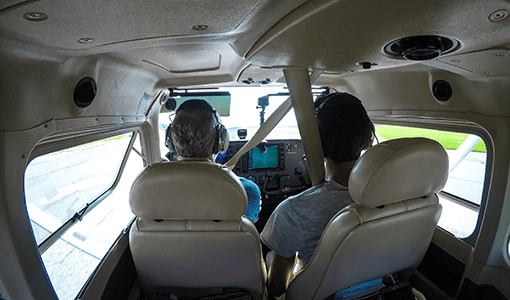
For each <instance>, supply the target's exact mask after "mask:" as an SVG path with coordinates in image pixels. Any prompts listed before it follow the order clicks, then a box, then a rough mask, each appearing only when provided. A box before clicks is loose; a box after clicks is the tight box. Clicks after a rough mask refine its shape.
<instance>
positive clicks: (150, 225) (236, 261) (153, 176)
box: [129, 161, 266, 299]
mask: <svg viewBox="0 0 510 300" xmlns="http://www.w3.org/2000/svg"><path fill="white" fill-rule="evenodd" d="M129 204H130V206H131V210H132V211H133V213H134V214H135V215H136V216H137V217H138V218H137V220H136V221H135V223H134V224H133V226H132V227H131V231H130V248H131V252H132V255H133V259H134V262H135V266H136V270H137V273H138V277H139V278H140V281H141V283H142V288H143V289H144V291H145V292H146V293H147V295H148V297H149V299H156V297H157V294H160V295H166V296H167V297H168V296H169V295H170V294H175V296H177V297H178V298H179V299H186V298H187V297H195V296H196V295H197V294H196V291H205V293H206V294H207V293H214V292H217V291H218V290H219V291H221V288H233V289H242V290H244V291H247V292H249V293H250V294H251V295H252V296H253V298H254V299H261V298H262V297H263V294H264V291H265V283H266V270H265V265H264V262H263V259H262V253H261V244H260V240H259V235H258V233H257V230H256V228H255V226H254V225H253V223H252V222H251V221H250V220H249V219H247V218H245V217H243V214H244V213H245V211H246V207H247V196H246V192H245V190H244V188H243V186H242V184H241V182H240V181H239V179H238V178H237V176H236V175H235V174H234V173H232V172H231V171H230V170H229V169H228V168H226V167H223V166H221V165H218V164H215V163H212V162H208V161H178V162H169V163H156V164H153V165H150V166H148V167H146V168H145V169H144V170H143V171H142V172H141V173H140V175H139V176H138V177H137V178H136V179H135V181H134V182H133V186H132V188H131V193H130V198H129ZM219 288H220V289H219Z"/></svg>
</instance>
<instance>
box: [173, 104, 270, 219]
mask: <svg viewBox="0 0 510 300" xmlns="http://www.w3.org/2000/svg"><path fill="white" fill-rule="evenodd" d="M228 141H229V138H228V131H227V129H226V128H225V126H223V124H222V123H221V119H220V117H219V114H218V113H217V112H216V109H214V108H213V107H212V106H211V105H210V104H209V103H208V102H207V101H205V100H202V99H191V100H187V101H185V102H183V103H182V104H181V105H180V106H179V108H178V109H177V111H176V113H175V118H174V121H173V122H172V124H170V126H168V128H167V130H166V141H165V144H166V146H167V147H168V149H169V150H170V152H173V153H176V154H177V156H178V157H179V159H207V160H210V161H212V162H214V161H215V158H216V155H217V154H218V153H225V152H226V151H227V149H228ZM239 179H240V180H241V183H242V184H243V186H244V189H245V190H246V194H247V195H248V208H247V210H246V213H245V216H246V217H248V218H249V219H250V220H252V221H253V222H254V223H255V222H256V221H257V220H258V215H259V212H260V199H261V194H260V189H259V187H258V186H257V185H256V184H255V183H254V182H252V181H250V180H247V179H245V178H243V177H239Z"/></svg>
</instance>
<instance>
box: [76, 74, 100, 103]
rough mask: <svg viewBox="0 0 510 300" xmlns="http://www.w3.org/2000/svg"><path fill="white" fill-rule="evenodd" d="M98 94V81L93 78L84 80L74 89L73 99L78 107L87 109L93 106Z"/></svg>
mask: <svg viewBox="0 0 510 300" xmlns="http://www.w3.org/2000/svg"><path fill="white" fill-rule="evenodd" d="M96 93H97V85H96V81H95V80H94V79H93V78H91V77H84V78H82V79H81V80H80V81H79V82H78V84H76V86H75V87H74V93H73V99H74V103H75V104H76V106H78V107H81V108H85V107H87V106H89V105H90V104H92V101H94V98H95V97H96Z"/></svg>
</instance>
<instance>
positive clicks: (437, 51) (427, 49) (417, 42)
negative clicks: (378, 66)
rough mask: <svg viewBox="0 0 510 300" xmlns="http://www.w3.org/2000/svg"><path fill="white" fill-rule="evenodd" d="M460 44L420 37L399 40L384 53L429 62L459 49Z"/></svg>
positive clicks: (443, 38)
mask: <svg viewBox="0 0 510 300" xmlns="http://www.w3.org/2000/svg"><path fill="white" fill-rule="evenodd" d="M458 46H459V42H458V41H456V40H453V39H450V38H446V37H442V36H437V35H420V36H411V37H405V38H401V39H398V40H396V41H393V42H391V43H389V44H387V45H386V46H385V47H384V52H385V53H386V54H388V55H389V56H393V57H395V58H405V59H408V60H417V61H421V60H428V59H433V58H436V57H439V56H441V55H443V54H446V53H448V52H452V51H453V50H455V49H457V47H458Z"/></svg>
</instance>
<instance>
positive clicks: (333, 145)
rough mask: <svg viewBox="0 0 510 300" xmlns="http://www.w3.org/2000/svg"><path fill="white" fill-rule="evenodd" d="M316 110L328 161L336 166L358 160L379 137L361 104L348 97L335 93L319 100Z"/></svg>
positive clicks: (323, 147)
mask: <svg viewBox="0 0 510 300" xmlns="http://www.w3.org/2000/svg"><path fill="white" fill-rule="evenodd" d="M315 109H316V111H315V114H316V116H317V124H318V126H319V133H320V137H321V143H322V150H323V152H324V157H328V158H330V159H331V160H333V162H335V163H340V162H347V161H354V160H357V159H358V158H359V157H360V155H361V151H362V150H363V149H365V148H367V147H368V146H369V145H370V144H371V142H372V140H373V138H374V136H375V129H374V125H373V124H372V121H370V118H369V117H368V115H367V112H366V110H365V108H364V107H363V105H362V104H361V101H360V100H359V99H358V98H356V97H354V96H353V95H350V94H347V93H333V94H329V95H326V96H320V97H318V98H317V99H316V100H315Z"/></svg>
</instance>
